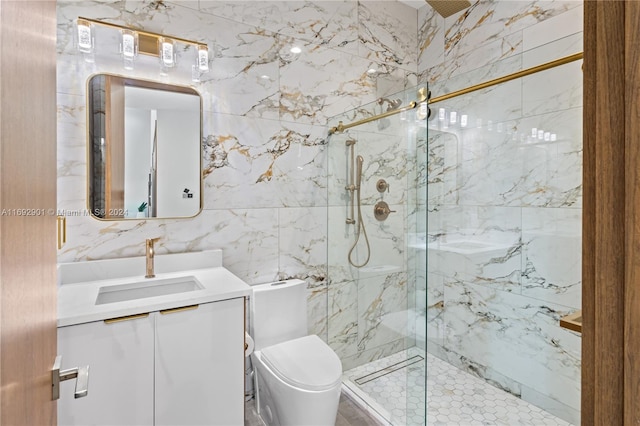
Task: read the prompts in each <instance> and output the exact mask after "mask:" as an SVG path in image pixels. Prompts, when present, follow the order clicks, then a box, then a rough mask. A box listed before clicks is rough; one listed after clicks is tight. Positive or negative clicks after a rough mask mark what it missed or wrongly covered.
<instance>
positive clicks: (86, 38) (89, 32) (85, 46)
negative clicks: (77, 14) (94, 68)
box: [76, 19, 93, 53]
mask: <svg viewBox="0 0 640 426" xmlns="http://www.w3.org/2000/svg"><path fill="white" fill-rule="evenodd" d="M76 31H77V37H78V39H77V42H78V50H79V51H80V52H82V53H91V52H93V28H92V25H91V22H89V21H87V20H85V19H78V21H77V22H76Z"/></svg>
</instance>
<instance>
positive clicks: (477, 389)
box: [343, 348, 569, 426]
mask: <svg viewBox="0 0 640 426" xmlns="http://www.w3.org/2000/svg"><path fill="white" fill-rule="evenodd" d="M420 357H422V358H425V357H426V360H427V363H426V364H427V371H428V377H427V383H426V387H427V392H426V397H427V401H428V406H427V425H429V426H431V425H434V426H435V425H437V426H444V425H447V426H454V425H455V426H459V425H465V426H472V425H501V426H502V425H504V426H507V425H508V426H511V425H518V426H525V425H529V426H534V425H535V426H539V425H557V426H565V425H569V423H567V422H565V421H564V420H561V419H559V418H557V417H555V416H553V415H552V414H549V413H547V412H546V411H544V410H542V409H541V408H538V407H536V406H534V405H531V404H529V403H527V402H525V401H523V400H522V399H520V398H517V397H515V396H513V395H511V394H509V393H507V392H504V391H502V390H501V389H498V388H495V387H493V386H491V385H489V384H488V383H486V382H485V381H484V380H481V379H479V378H477V377H474V376H472V375H470V374H469V373H466V372H464V371H462V370H459V369H457V368H455V367H453V366H452V365H450V364H448V363H446V362H444V361H442V360H440V359H438V358H436V357H434V356H432V355H430V354H425V353H424V351H422V350H420V349H418V348H411V349H409V350H408V351H403V352H400V353H397V354H394V355H392V356H390V357H386V358H383V359H380V360H378V361H375V362H373V363H369V364H366V365H363V366H360V367H357V368H354V369H352V370H349V371H346V372H345V373H344V376H343V380H344V382H345V384H346V385H347V386H348V388H349V389H350V390H352V391H353V392H354V393H356V394H357V395H358V396H360V397H362V398H363V399H364V400H365V401H366V403H367V404H369V406H371V407H372V408H373V409H374V410H375V411H376V412H377V413H378V414H380V415H381V416H382V417H383V418H385V419H387V420H388V421H389V423H390V424H392V425H394V426H400V425H407V426H408V425H411V426H413V425H424V424H425V423H424V419H425V416H424V407H425V401H424V398H425V392H424V387H425V379H424V368H425V361H424V359H422V360H421V359H420ZM408 359H411V362H414V363H413V364H410V365H405V366H404V368H399V369H397V370H395V371H390V370H393V369H395V368H397V367H401V366H403V364H399V363H403V362H406V361H407V360H408ZM394 365H396V367H393V366H394ZM385 368H387V371H385V372H384V373H376V372H377V371H380V370H383V369H385ZM356 381H357V382H358V383H359V384H356ZM407 384H408V385H409V392H407Z"/></svg>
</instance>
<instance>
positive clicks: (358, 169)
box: [356, 155, 364, 191]
mask: <svg viewBox="0 0 640 426" xmlns="http://www.w3.org/2000/svg"><path fill="white" fill-rule="evenodd" d="M362 163H364V158H362V155H358V157H357V158H356V189H357V190H358V191H360V182H361V180H362Z"/></svg>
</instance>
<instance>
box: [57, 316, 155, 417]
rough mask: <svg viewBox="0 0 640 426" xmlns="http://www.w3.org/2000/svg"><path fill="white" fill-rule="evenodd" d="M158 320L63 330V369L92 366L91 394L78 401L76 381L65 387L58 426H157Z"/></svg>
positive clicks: (60, 336)
mask: <svg viewBox="0 0 640 426" xmlns="http://www.w3.org/2000/svg"><path fill="white" fill-rule="evenodd" d="M153 333H154V316H153V314H151V315H148V316H146V317H144V318H138V319H132V320H127V321H121V322H113V323H106V322H105V321H98V322H92V323H86V324H79V325H73V326H69V327H61V328H58V353H59V354H61V355H62V368H63V369H66V368H71V367H76V366H85V365H89V393H88V395H87V396H85V397H83V398H78V399H74V397H73V392H74V387H75V380H68V381H65V382H62V383H61V384H60V400H59V401H58V424H59V425H61V426H64V425H128V426H129V425H152V424H153V350H154V348H153V343H154V342H153Z"/></svg>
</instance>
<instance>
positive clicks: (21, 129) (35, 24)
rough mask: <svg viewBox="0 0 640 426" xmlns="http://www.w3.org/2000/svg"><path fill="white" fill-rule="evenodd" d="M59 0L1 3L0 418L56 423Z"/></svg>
mask: <svg viewBox="0 0 640 426" xmlns="http://www.w3.org/2000/svg"><path fill="white" fill-rule="evenodd" d="M55 43H56V4H55V1H5V0H2V1H0V52H1V53H2V57H1V58H0V389H1V390H0V424H2V425H6V426H9V425H30V426H31V425H55V424H56V403H55V402H53V401H52V400H51V373H50V369H51V366H52V364H53V361H54V358H55V355H56V214H55V208H56V48H55Z"/></svg>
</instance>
